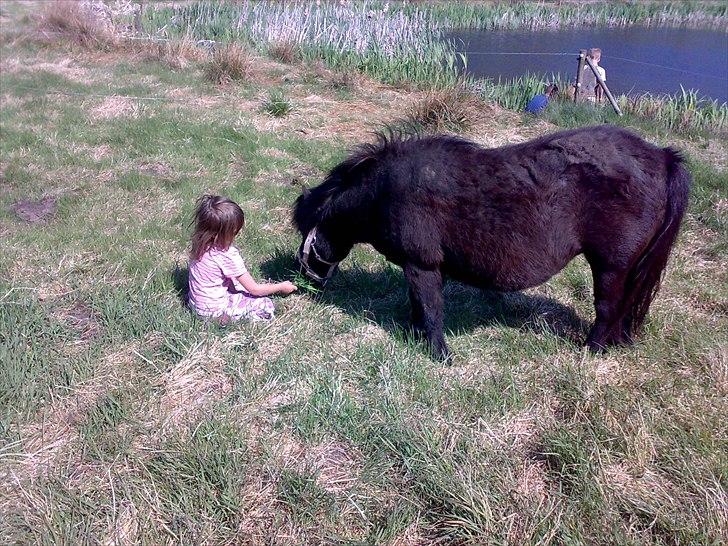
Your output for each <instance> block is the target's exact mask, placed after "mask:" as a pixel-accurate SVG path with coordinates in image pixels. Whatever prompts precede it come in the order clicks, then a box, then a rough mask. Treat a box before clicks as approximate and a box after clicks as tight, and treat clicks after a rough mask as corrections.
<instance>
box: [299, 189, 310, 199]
mask: <svg viewBox="0 0 728 546" xmlns="http://www.w3.org/2000/svg"><path fill="white" fill-rule="evenodd" d="M301 195H302V196H303V198H304V199H308V196H309V195H311V190H309V189H308V188H305V187H304V188H303V191H302V192H301Z"/></svg>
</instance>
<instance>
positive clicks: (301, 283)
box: [288, 269, 321, 294]
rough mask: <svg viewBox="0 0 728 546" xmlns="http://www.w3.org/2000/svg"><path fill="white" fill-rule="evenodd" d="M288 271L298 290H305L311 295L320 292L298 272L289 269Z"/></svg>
mask: <svg viewBox="0 0 728 546" xmlns="http://www.w3.org/2000/svg"><path fill="white" fill-rule="evenodd" d="M288 271H289V272H290V273H291V275H292V276H293V280H292V282H293V284H295V285H296V286H297V287H298V288H299V290H305V291H306V292H310V293H312V294H318V293H319V292H321V289H320V288H318V287H317V286H316V285H314V284H313V283H312V282H311V281H310V280H309V279H308V278H307V277H306V276H304V275H302V274H301V272H300V271H296V270H295V269H289V270H288Z"/></svg>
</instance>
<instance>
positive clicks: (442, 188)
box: [293, 126, 691, 358]
mask: <svg viewBox="0 0 728 546" xmlns="http://www.w3.org/2000/svg"><path fill="white" fill-rule="evenodd" d="M690 182H691V178H690V175H689V173H688V172H687V170H686V169H685V167H684V165H683V160H682V158H681V156H680V155H679V154H678V152H676V151H675V150H673V149H671V148H659V147H656V146H653V145H652V144H649V143H648V142H646V141H644V140H643V139H642V138H640V137H639V136H637V135H635V134H633V133H631V132H629V131H626V130H624V129H620V128H616V127H610V126H599V127H589V128H582V129H576V130H571V131H564V132H558V133H554V134H550V135H547V136H544V137H541V138H537V139H535V140H533V141H530V142H526V143H522V144H516V145H511V146H504V147H501V148H493V149H485V148H482V147H480V146H478V145H477V144H474V143H473V142H469V141H467V140H464V139H462V138H457V137H454V136H444V135H438V136H401V135H397V134H393V133H389V134H388V135H378V140H377V142H376V143H374V144H365V145H363V146H360V147H359V148H358V149H357V150H356V151H355V152H354V153H352V154H351V155H350V156H349V157H348V158H347V159H345V160H344V161H343V162H341V163H340V164H339V165H337V166H336V167H334V168H333V169H332V170H331V171H330V172H329V174H328V176H327V177H326V179H325V180H324V182H323V183H322V184H320V185H319V186H317V187H315V188H313V189H311V190H306V191H304V193H303V194H302V195H301V196H300V197H299V198H298V199H297V200H296V203H295V205H294V209H293V222H294V224H295V225H296V227H297V228H298V230H299V231H300V233H301V236H302V238H303V241H302V243H301V246H300V248H299V251H298V260H299V262H300V265H301V267H302V269H303V270H304V271H305V273H306V274H307V275H308V276H309V277H310V278H311V279H313V280H315V281H318V282H320V283H322V284H325V282H326V281H327V280H328V279H329V278H330V277H331V276H332V275H333V274H334V272H335V271H336V266H337V265H338V263H339V262H341V261H342V260H343V259H344V258H345V257H346V256H347V254H348V253H349V251H350V250H351V248H352V246H353V245H355V244H357V243H369V244H371V245H372V246H373V247H374V248H375V249H376V250H377V251H379V252H380V253H382V254H383V255H384V256H385V257H386V258H387V259H388V260H389V261H390V262H393V263H395V264H397V265H399V266H400V267H402V269H403V271H404V276H405V278H406V280H407V283H408V285H409V296H410V301H411V306H412V326H413V327H414V329H415V331H416V332H418V333H420V334H422V335H424V337H425V338H426V339H427V340H428V341H429V343H430V345H431V348H432V350H433V351H434V353H435V354H436V355H437V356H439V357H440V358H446V357H447V355H448V349H447V345H446V343H445V339H444V335H443V294H442V287H443V282H444V279H445V278H446V277H450V278H452V279H456V280H458V281H461V282H464V283H468V284H471V285H474V286H478V287H482V288H486V289H489V290H500V291H516V290H522V289H525V288H529V287H532V286H536V285H538V284H541V283H543V282H545V281H547V280H548V279H549V278H550V277H552V276H553V275H555V274H556V273H558V272H559V271H560V270H561V269H563V268H564V267H565V266H566V264H568V263H569V262H570V261H571V260H572V259H573V258H574V257H575V256H578V255H579V254H583V255H584V256H585V258H586V260H587V261H588V263H589V265H590V267H591V270H592V275H593V279H594V307H595V309H596V321H595V322H594V325H593V327H592V328H591V331H590V333H589V335H588V338H587V340H586V343H587V345H588V346H589V347H590V348H591V349H592V350H594V351H598V350H602V349H605V348H607V347H609V346H612V345H617V344H628V343H631V342H632V341H633V339H634V337H635V335H636V334H637V333H638V332H639V329H640V327H641V325H642V323H643V321H644V319H645V316H646V314H647V311H648V308H649V306H650V303H651V302H652V300H653V298H654V297H655V295H656V293H657V290H658V288H659V285H660V280H661V275H662V273H663V270H664V269H665V265H666V264H667V260H668V256H669V254H670V250H671V248H672V246H673V244H674V242H675V238H676V237H677V234H678V231H679V228H680V222H681V220H682V217H683V214H684V212H685V209H686V207H687V202H688V192H689V186H690Z"/></svg>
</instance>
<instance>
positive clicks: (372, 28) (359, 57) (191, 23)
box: [144, 2, 728, 135]
mask: <svg viewBox="0 0 728 546" xmlns="http://www.w3.org/2000/svg"><path fill="white" fill-rule="evenodd" d="M620 6H621V9H626V8H625V6H624V5H621V4H614V3H609V4H606V5H603V4H589V5H574V4H565V5H563V6H561V7H559V6H550V9H551V11H552V12H553V10H556V12H559V13H560V11H559V10H563V12H564V13H565V14H566V13H568V14H570V17H577V16H581V15H583V13H584V12H585V10H589V9H594V10H596V12H595V13H613V11H612V10H617V8H619V7H620ZM630 6H631V7H630V9H632V10H633V11H634V12H635V15H634V17H633V18H631V19H630V18H623V19H622V20H623V21H624V24H632V22H634V21H641V24H645V21H644V20H641V19H639V17H648V16H651V15H650V14H654V13H655V12H659V13H662V11H660V10H667V11H666V13H672V12H675V13H680V14H682V15H686V14H695V13H712V14H713V15H715V17H718V18H719V19H720V18H721V17H723V18H725V13H724V12H725V11H726V8H725V7H724V6H716V5H714V4H710V3H707V4H705V9H706V10H708V11H707V12H703V11H700V9H701V6H703V4H698V3H680V4H675V3H670V4H661V3H655V4H649V5H647V6H644V7H643V8H640V9H635V8H634V5H630ZM637 7H638V8H639V6H637ZM533 9H538V10H543V9H547V7H544V6H542V5H534V4H516V5H515V6H510V5H506V4H493V5H491V4H482V5H481V4H473V5H471V4H458V5H451V4H441V3H425V4H417V6H416V7H412V6H409V5H404V4H397V3H392V4H381V3H377V2H374V3H354V4H339V3H323V4H322V5H320V6H317V5H316V4H313V3H301V4H293V5H288V4H287V5H285V6H284V5H283V4H280V3H268V2H259V3H255V4H250V5H249V4H242V5H235V4H212V3H209V4H204V3H199V4H194V5H191V6H185V7H182V8H179V9H177V10H173V9H171V8H161V9H157V8H153V7H150V8H149V9H148V10H147V11H146V12H145V23H144V28H145V30H146V31H147V32H148V33H150V34H151V35H152V36H153V37H157V38H163V39H169V38H180V37H182V36H188V37H191V38H193V39H195V40H214V41H218V42H222V43H227V42H231V41H236V42H239V43H243V44H246V45H248V46H249V47H253V48H255V49H257V50H258V51H260V52H261V53H267V52H269V51H275V50H278V51H282V50H283V51H287V52H288V55H289V56H294V57H297V58H300V59H302V60H305V61H314V60H322V61H324V62H325V63H326V64H327V65H328V66H330V67H331V68H334V69H338V70H347V71H348V70H355V71H358V72H361V73H363V74H364V75H366V76H368V77H372V78H375V79H377V80H380V81H382V82H384V83H388V84H393V85H400V86H410V87H411V86H414V87H417V88H446V87H453V86H455V85H459V83H460V82H461V81H462V79H463V76H461V66H463V65H464V66H465V70H466V74H467V64H468V60H467V57H466V56H463V55H460V54H458V53H456V51H455V48H454V46H453V45H452V44H450V43H447V42H445V41H443V39H442V38H443V35H442V29H443V26H445V24H444V23H443V21H444V20H445V19H443V18H444V17H445V15H444V14H446V13H450V12H451V11H453V10H454V11H457V12H459V11H458V10H465V11H464V13H470V11H468V10H475V12H474V13H476V12H477V13H479V14H481V15H482V18H485V15H483V14H484V13H486V12H487V13H488V14H490V15H488V18H487V20H488V21H494V20H498V21H504V20H506V19H507V20H509V21H510V20H513V21H517V20H518V21H520V20H521V19H527V18H529V17H530V15H532V13H531V10H533ZM478 10H481V11H482V10H486V11H483V12H482V13H481V11H478ZM504 10H505V11H504ZM600 10H602V11H600ZM503 13H508V14H510V15H509V16H508V17H504V16H503ZM614 13H621V12H620V11H614ZM721 13H722V14H723V15H721ZM438 14H439V15H438ZM639 14H641V15H639ZM481 15H479V17H480V16H481ZM519 17H520V18H521V19H519ZM600 17H601V16H600ZM663 19H664V21H668V18H667V17H665V18H663ZM483 20H486V19H483ZM529 20H530V19H529ZM569 20H571V19H569ZM574 20H576V19H574ZM676 20H677V19H676ZM720 20H721V21H722V20H723V19H720ZM696 21H697V19H696ZM605 24H614V23H605ZM711 24H712V23H711ZM447 25H448V28H450V26H451V25H462V26H468V25H470V26H473V25H472V24H470V23H467V21H466V20H462V21H450V22H448V23H447ZM466 79H467V80H468V81H469V82H470V83H472V78H471V77H470V76H466ZM538 83H539V85H538V86H534V85H533V84H534V78H532V77H528V76H527V77H523V78H518V79H515V80H511V81H508V82H504V83H499V82H495V81H493V80H487V81H482V82H479V83H478V84H477V86H478V87H480V88H484V89H488V91H489V94H488V97H489V98H493V99H494V100H497V101H498V103H499V104H501V105H502V106H505V107H507V108H511V109H514V110H516V111H521V110H523V108H524V107H525V105H526V102H527V101H528V99H529V98H530V97H532V96H533V94H535V93H536V92H542V90H543V88H544V86H542V85H541V83H543V81H542V79H539V82H538ZM563 88H565V87H563ZM620 103H621V105H622V106H623V107H624V108H625V110H626V111H627V112H628V113H629V114H630V115H631V116H632V118H634V119H640V120H643V121H644V122H645V125H646V126H656V125H657V126H661V127H662V129H663V130H671V131H681V132H687V133H700V132H708V133H714V134H716V135H724V134H725V133H726V131H728V104H726V103H722V104H721V103H718V102H717V101H710V100H703V99H699V98H698V94H697V93H694V92H690V91H689V92H687V93H685V92H684V93H681V94H677V95H675V96H656V95H640V96H626V95H625V96H621V97H620ZM583 110H584V111H583V113H582V115H581V116H580V117H581V118H584V116H586V115H587V114H589V115H591V117H592V119H593V122H594V123H598V122H600V121H601V120H604V119H610V118H609V113H608V112H603V111H601V110H599V109H592V110H593V111H590V110H588V109H583ZM656 113H657V114H658V115H655V114H656ZM632 122H633V120H630V122H629V123H632Z"/></svg>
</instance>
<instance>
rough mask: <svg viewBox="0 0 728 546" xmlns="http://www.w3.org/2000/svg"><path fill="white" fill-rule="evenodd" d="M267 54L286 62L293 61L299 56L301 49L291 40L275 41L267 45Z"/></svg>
mask: <svg viewBox="0 0 728 546" xmlns="http://www.w3.org/2000/svg"><path fill="white" fill-rule="evenodd" d="M268 54H269V55H270V56H271V57H273V58H274V59H275V60H276V61H280V62H282V63H286V64H292V63H295V62H296V61H298V60H299V59H300V58H301V51H300V49H299V47H298V46H297V45H296V44H294V43H293V42H275V43H273V44H271V45H270V46H269V47H268Z"/></svg>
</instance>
